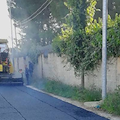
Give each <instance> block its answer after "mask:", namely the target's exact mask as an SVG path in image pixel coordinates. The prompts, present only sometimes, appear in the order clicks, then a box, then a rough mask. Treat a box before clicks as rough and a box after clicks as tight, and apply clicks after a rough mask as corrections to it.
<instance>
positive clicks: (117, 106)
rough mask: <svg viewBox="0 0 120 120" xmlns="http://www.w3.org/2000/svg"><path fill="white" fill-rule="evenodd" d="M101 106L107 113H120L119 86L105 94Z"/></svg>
mask: <svg viewBox="0 0 120 120" xmlns="http://www.w3.org/2000/svg"><path fill="white" fill-rule="evenodd" d="M101 108H102V109H103V110H105V111H107V112H109V113H113V114H115V115H120V87H118V88H117V89H116V90H115V92H113V93H109V94H108V95H107V98H106V99H105V100H104V103H103V104H102V105H101Z"/></svg>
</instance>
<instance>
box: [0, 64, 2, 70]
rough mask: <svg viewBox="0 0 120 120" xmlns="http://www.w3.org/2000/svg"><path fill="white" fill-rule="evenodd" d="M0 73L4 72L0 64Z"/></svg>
mask: <svg viewBox="0 0 120 120" xmlns="http://www.w3.org/2000/svg"><path fill="white" fill-rule="evenodd" d="M0 72H3V65H2V64H0Z"/></svg>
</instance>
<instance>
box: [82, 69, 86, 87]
mask: <svg viewBox="0 0 120 120" xmlns="http://www.w3.org/2000/svg"><path fill="white" fill-rule="evenodd" d="M81 87H82V88H83V89H84V88H85V81H84V70H82V73H81Z"/></svg>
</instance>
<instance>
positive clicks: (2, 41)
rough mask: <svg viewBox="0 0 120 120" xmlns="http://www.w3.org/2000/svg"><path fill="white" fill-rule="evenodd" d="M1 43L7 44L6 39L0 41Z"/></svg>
mask: <svg viewBox="0 0 120 120" xmlns="http://www.w3.org/2000/svg"><path fill="white" fill-rule="evenodd" d="M2 43H8V40H7V39H0V44H2Z"/></svg>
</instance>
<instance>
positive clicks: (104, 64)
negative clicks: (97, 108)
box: [102, 0, 108, 100]
mask: <svg viewBox="0 0 120 120" xmlns="http://www.w3.org/2000/svg"><path fill="white" fill-rule="evenodd" d="M107 17H108V0H103V32H102V99H103V100H104V99H105V98H106V95H107Z"/></svg>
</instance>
